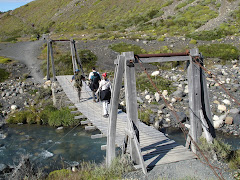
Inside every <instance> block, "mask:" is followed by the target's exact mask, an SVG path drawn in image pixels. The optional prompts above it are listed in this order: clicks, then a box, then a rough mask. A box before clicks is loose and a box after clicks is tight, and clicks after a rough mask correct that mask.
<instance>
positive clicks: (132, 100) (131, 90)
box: [123, 52, 140, 164]
mask: <svg viewBox="0 0 240 180" xmlns="http://www.w3.org/2000/svg"><path fill="white" fill-rule="evenodd" d="M123 55H124V56H125V83H124V84H125V99H126V111H127V119H128V129H130V127H131V125H130V122H129V121H131V122H132V123H133V127H134V130H135V131H136V134H139V133H138V129H139V128H138V111H137V90H136V77H135V68H134V63H133V62H134V54H133V52H124V53H123ZM131 61H133V62H131ZM137 138H138V140H139V137H137ZM130 154H131V157H132V159H133V161H134V162H135V163H136V164H140V159H139V156H138V153H137V151H136V147H135V144H134V141H133V139H130Z"/></svg>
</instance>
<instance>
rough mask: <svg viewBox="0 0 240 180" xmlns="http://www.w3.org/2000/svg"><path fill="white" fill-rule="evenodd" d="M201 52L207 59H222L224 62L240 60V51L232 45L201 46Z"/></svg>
mask: <svg viewBox="0 0 240 180" xmlns="http://www.w3.org/2000/svg"><path fill="white" fill-rule="evenodd" d="M198 48H199V51H200V52H201V53H202V54H203V56H204V57H207V58H220V59H222V60H223V61H224V62H226V61H228V60H232V59H238V57H239V55H240V51H239V50H238V49H237V48H236V47H235V46H233V45H231V44H209V45H202V46H199V47H198Z"/></svg>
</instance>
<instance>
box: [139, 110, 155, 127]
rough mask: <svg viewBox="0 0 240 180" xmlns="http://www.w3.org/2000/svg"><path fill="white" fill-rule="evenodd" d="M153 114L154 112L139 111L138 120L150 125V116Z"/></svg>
mask: <svg viewBox="0 0 240 180" xmlns="http://www.w3.org/2000/svg"><path fill="white" fill-rule="evenodd" d="M151 114H153V112H152V110H150V109H148V110H138V118H139V119H140V120H141V121H142V122H144V123H145V124H147V125H150V115H151Z"/></svg>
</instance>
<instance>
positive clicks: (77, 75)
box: [74, 74, 82, 88]
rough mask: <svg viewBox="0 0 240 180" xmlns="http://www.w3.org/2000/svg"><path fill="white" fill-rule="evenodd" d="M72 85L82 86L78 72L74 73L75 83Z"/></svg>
mask: <svg viewBox="0 0 240 180" xmlns="http://www.w3.org/2000/svg"><path fill="white" fill-rule="evenodd" d="M74 86H75V87H76V88H81V87H82V75H80V74H76V75H75V84H74Z"/></svg>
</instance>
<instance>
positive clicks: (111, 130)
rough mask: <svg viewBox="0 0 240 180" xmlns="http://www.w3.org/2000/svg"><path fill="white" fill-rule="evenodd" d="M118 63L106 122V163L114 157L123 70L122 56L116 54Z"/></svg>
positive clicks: (108, 163)
mask: <svg viewBox="0 0 240 180" xmlns="http://www.w3.org/2000/svg"><path fill="white" fill-rule="evenodd" d="M117 60H118V63H117V65H116V68H115V74H114V82H113V89H112V98H111V109H110V116H109V123H108V135H107V152H106V153H107V154H106V156H107V157H106V161H107V162H106V163H107V165H108V166H110V165H111V162H112V160H113V159H114V158H115V148H116V147H115V139H116V125H117V113H118V101H119V94H120V89H121V86H122V78H123V72H124V62H125V58H124V56H118V59H117Z"/></svg>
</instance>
